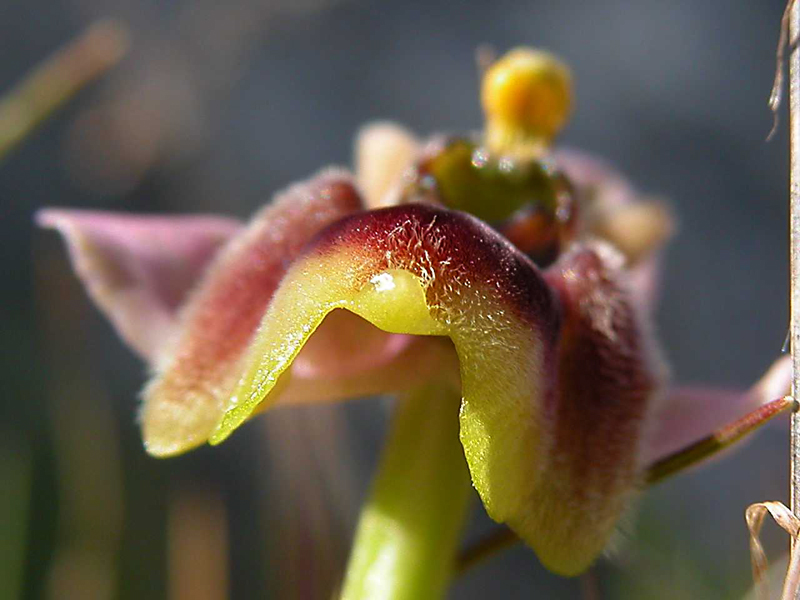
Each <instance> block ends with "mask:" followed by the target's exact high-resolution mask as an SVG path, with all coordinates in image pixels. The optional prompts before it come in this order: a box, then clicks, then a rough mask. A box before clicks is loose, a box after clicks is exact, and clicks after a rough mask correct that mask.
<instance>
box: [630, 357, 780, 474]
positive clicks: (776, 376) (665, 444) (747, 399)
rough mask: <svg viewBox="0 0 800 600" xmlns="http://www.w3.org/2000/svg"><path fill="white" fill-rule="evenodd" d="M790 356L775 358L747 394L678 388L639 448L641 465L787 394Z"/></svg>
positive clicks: (662, 456) (656, 459) (715, 389)
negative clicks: (641, 459) (643, 444)
mask: <svg viewBox="0 0 800 600" xmlns="http://www.w3.org/2000/svg"><path fill="white" fill-rule="evenodd" d="M791 376H792V361H791V357H790V356H783V357H781V358H779V359H778V360H777V361H775V363H773V365H772V366H771V367H770V369H769V370H768V371H767V373H766V374H765V375H764V376H763V377H762V378H761V380H759V382H758V383H756V385H754V386H753V387H752V388H750V389H749V390H748V391H745V392H743V391H735V390H723V389H718V388H703V387H678V388H675V389H674V390H672V391H671V392H669V393H668V394H667V397H666V398H665V399H664V401H663V404H661V406H660V407H659V410H658V411H657V413H656V415H655V418H654V422H653V430H652V433H651V435H650V436H649V438H648V440H647V443H646V445H645V446H644V448H643V459H644V462H645V464H652V463H654V462H656V461H658V460H660V459H662V458H665V457H667V456H669V455H670V454H673V453H674V452H677V451H678V450H681V449H683V448H686V447H687V446H689V445H690V444H692V443H693V442H696V441H698V440H700V439H702V438H704V437H706V436H708V435H710V434H712V433H713V432H714V431H716V430H717V429H719V428H721V427H723V426H724V425H727V424H728V423H731V422H732V421H735V420H736V419H738V418H740V417H743V416H744V415H746V414H747V413H749V412H750V411H753V410H755V409H756V408H758V407H760V406H762V405H763V404H766V403H767V402H769V401H771V400H776V399H778V398H781V397H783V396H785V395H787V394H789V389H790V386H791Z"/></svg>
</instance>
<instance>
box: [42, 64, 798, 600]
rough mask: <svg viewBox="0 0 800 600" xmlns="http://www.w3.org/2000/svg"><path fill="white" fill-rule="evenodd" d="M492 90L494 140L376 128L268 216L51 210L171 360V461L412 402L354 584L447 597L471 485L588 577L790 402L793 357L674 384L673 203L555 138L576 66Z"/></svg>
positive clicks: (104, 291)
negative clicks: (324, 410)
mask: <svg viewBox="0 0 800 600" xmlns="http://www.w3.org/2000/svg"><path fill="white" fill-rule="evenodd" d="M482 101H483V105H484V109H485V112H486V118H487V125H486V129H485V131H484V133H483V134H482V135H476V136H462V137H441V136H440V137H434V138H433V139H431V140H429V141H428V142H426V143H421V142H419V141H418V140H417V139H416V138H415V137H414V136H413V135H411V134H409V133H408V132H406V131H405V130H404V129H402V128H400V127H398V126H395V125H391V124H385V123H383V124H377V125H372V126H369V127H367V128H365V129H364V130H363V131H362V132H361V134H360V136H359V138H358V140H357V143H356V161H355V162H356V176H355V177H352V176H350V175H349V174H348V173H347V172H346V171H345V170H342V169H327V170H324V171H322V172H320V173H319V174H317V175H316V176H314V177H312V178H311V179H310V180H308V181H306V182H304V183H301V184H297V185H294V186H292V187H290V188H289V189H288V190H287V191H285V192H283V193H281V194H278V195H277V196H276V198H275V199H274V201H273V202H271V203H270V204H268V205H267V206H265V207H264V208H263V209H262V210H261V211H260V212H258V213H257V214H256V215H255V216H254V217H253V218H252V220H251V221H250V222H249V223H247V224H241V223H239V222H237V221H235V220H232V219H227V218H219V217H209V216H195V217H165V216H127V215H121V214H110V213H99V212H83V211H75V210H60V209H47V210H44V211H42V212H41V213H40V214H39V216H38V219H39V223H40V224H41V225H43V226H46V227H52V228H55V229H57V230H59V231H60V232H61V233H62V234H63V235H64V237H65V239H66V241H67V244H68V248H69V251H70V255H71V258H72V262H73V264H74V266H75V269H76V271H77V273H78V275H79V276H80V277H81V279H82V280H83V282H84V283H85V284H86V287H87V289H88V291H89V294H90V295H91V296H92V298H93V299H94V300H95V302H96V303H97V304H98V305H99V307H100V308H101V309H102V310H103V311H104V312H105V313H106V315H107V316H108V317H109V318H110V320H111V321H112V323H113V324H114V325H115V327H116V328H117V330H118V331H119V333H120V335H121V336H122V338H123V339H124V340H125V341H126V342H127V343H128V344H129V345H130V346H131V347H133V348H134V349H135V350H136V351H137V352H138V353H139V354H141V355H142V356H143V357H144V358H145V359H146V360H147V361H149V363H150V365H151V367H152V371H153V376H152V379H151V380H150V382H149V383H148V384H147V386H146V387H145V390H144V392H143V399H144V401H143V405H142V412H141V421H142V430H143V437H144V445H145V448H146V449H147V451H148V452H149V453H150V454H152V455H154V456H171V455H175V454H179V453H181V452H184V451H187V450H189V449H191V448H193V447H195V446H198V445H200V444H204V443H206V442H210V443H211V444H218V443H220V442H222V441H223V440H225V439H226V438H227V437H228V436H229V435H231V433H232V432H233V431H234V430H236V429H237V428H238V427H239V426H240V425H242V424H243V423H244V422H245V421H247V420H248V419H249V418H251V417H252V416H253V415H255V414H257V413H260V412H262V411H265V410H268V409H271V408H273V407H276V406H282V405H292V404H299V403H312V402H332V401H339V400H344V399H347V398H353V397H359V396H367V395H375V394H385V393H391V394H396V395H398V396H399V400H398V406H397V414H396V416H395V419H394V423H393V425H392V430H391V432H390V435H389V440H388V442H387V448H386V450H385V453H384V456H383V459H382V462H381V465H380V470H379V473H378V475H377V478H376V480H375V484H374V487H373V491H372V494H371V496H370V499H369V500H368V502H367V505H366V507H365V509H364V512H363V514H362V518H361V522H360V524H359V529H358V532H357V535H356V541H355V546H354V550H353V554H352V556H351V561H350V566H349V568H348V573H347V577H346V581H345V584H344V589H343V597H346V598H378V597H381V598H427V597H437V596H438V595H440V594H441V593H442V590H443V589H444V587H445V586H446V583H447V581H448V578H449V575H450V572H451V569H452V565H453V556H454V551H455V548H456V545H457V539H458V533H459V531H460V528H461V525H462V521H463V517H464V514H465V507H466V505H467V502H468V499H469V497H470V494H469V487H470V483H471V485H472V486H473V487H474V488H475V489H476V490H477V492H478V494H479V496H480V499H481V501H482V502H483V506H484V507H485V508H486V510H487V512H488V514H489V515H490V516H491V517H492V518H493V519H495V520H496V521H498V522H501V523H505V524H507V525H508V526H509V527H510V528H511V530H513V532H514V533H515V534H516V535H517V536H519V538H521V539H522V540H523V541H524V542H525V543H526V544H528V545H529V546H530V547H531V548H533V550H534V551H535V553H536V554H537V556H538V557H539V559H540V560H541V561H542V563H543V564H544V565H545V566H547V567H548V568H549V569H551V570H552V571H554V572H556V573H559V574H563V575H576V574H578V573H581V572H582V571H584V570H585V569H586V568H588V567H589V566H590V565H591V564H592V562H593V561H594V560H595V559H596V558H597V557H598V555H599V554H600V553H601V552H602V551H603V549H604V547H605V546H606V545H607V542H608V539H609V537H610V536H611V534H612V533H613V531H614V529H615V526H616V523H617V522H618V520H619V518H620V515H621V514H622V513H623V512H624V511H625V509H626V507H627V506H628V505H629V503H630V501H631V499H632V498H633V497H634V496H635V495H636V494H637V492H638V491H639V490H641V488H642V487H643V485H644V484H645V483H647V482H649V481H653V480H656V479H659V478H660V477H662V476H665V475H667V474H671V473H672V472H674V471H677V470H679V469H681V468H683V467H685V466H687V465H689V464H693V463H695V462H697V460H699V459H700V458H703V457H705V456H707V455H709V454H711V453H713V452H714V451H716V450H718V449H720V448H722V447H723V446H726V445H727V444H728V443H730V442H732V441H734V440H735V439H738V438H739V437H741V436H742V435H743V434H744V433H746V432H749V431H750V430H752V429H753V428H755V427H756V426H757V425H759V424H761V423H763V422H765V421H766V420H767V419H768V418H770V417H771V416H773V415H774V414H776V413H777V412H780V411H781V410H783V409H785V408H786V407H787V406H788V400H786V399H782V400H781V398H782V397H783V396H784V395H785V394H786V393H787V392H786V390H787V388H788V377H789V361H788V360H785V359H784V360H781V361H778V362H777V363H776V365H775V367H773V369H772V370H771V371H770V372H769V373H768V374H767V375H766V376H765V378H764V380H762V382H760V383H759V384H758V385H756V386H755V387H754V388H753V389H752V390H750V391H749V392H746V393H739V394H737V393H728V392H720V391H715V390H703V389H694V388H690V389H679V388H677V389H676V388H671V387H670V386H669V384H668V381H667V379H668V378H667V375H666V369H665V366H664V362H663V360H662V359H661V357H660V351H659V349H658V346H657V344H656V342H655V340H654V339H653V336H652V332H651V325H650V323H649V321H650V313H651V312H652V307H653V304H654V302H655V298H656V296H657V292H658V289H657V288H658V262H659V260H660V258H659V248H660V246H661V245H662V243H663V242H664V241H665V240H666V238H668V237H669V234H670V231H671V223H672V221H671V217H670V214H669V211H668V210H666V208H665V207H664V206H663V205H662V204H660V203H658V202H654V201H647V200H643V199H642V198H641V197H640V196H639V194H638V193H637V192H636V191H635V190H634V189H633V187H632V186H631V185H630V184H628V183H627V182H626V181H625V179H624V178H623V177H621V176H620V175H618V174H617V173H615V172H614V171H613V170H612V169H611V168H610V167H608V166H607V165H605V164H603V163H602V162H600V161H598V160H596V159H593V158H590V157H588V156H586V155H583V154H579V153H576V152H568V151H553V150H552V140H553V139H554V137H555V136H556V134H557V133H558V132H559V130H560V129H561V127H562V126H563V124H564V122H565V120H566V118H567V117H568V114H569V111H570V103H571V86H570V74H569V71H568V70H567V68H566V67H565V66H564V65H563V64H562V63H561V62H559V61H558V60H557V59H556V58H554V57H552V56H551V55H549V54H546V53H543V52H538V51H533V50H528V49H518V50H515V51H512V52H511V53H509V54H508V55H506V56H505V57H504V58H502V59H500V60H498V61H497V62H496V63H494V64H493V65H492V66H491V67H490V68H489V69H488V71H487V72H486V73H485V74H484V79H483V89H482ZM772 400H776V401H775V402H770V401H772ZM458 440H460V445H459V443H458Z"/></svg>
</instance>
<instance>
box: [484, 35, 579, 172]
mask: <svg viewBox="0 0 800 600" xmlns="http://www.w3.org/2000/svg"><path fill="white" fill-rule="evenodd" d="M481 102H482V104H483V110H484V113H485V115H486V133H485V143H486V145H487V146H488V147H489V150H491V151H492V152H493V153H497V154H509V155H512V156H517V157H519V158H535V157H537V156H538V155H540V154H542V153H543V152H544V151H545V150H546V148H547V146H548V145H549V144H550V142H551V140H552V139H553V138H554V137H555V136H556V135H557V134H558V132H559V131H560V130H561V128H562V127H563V126H564V123H565V122H566V120H567V117H568V116H569V113H570V110H571V108H572V75H571V74H570V71H569V68H568V67H567V66H566V65H565V64H564V63H563V62H561V61H560V60H559V59H557V58H556V57H555V56H553V55H552V54H549V53H547V52H543V51H541V50H533V49H531V48H516V49H514V50H511V51H510V52H509V53H508V54H506V55H505V56H503V57H502V58H501V59H500V60H498V61H496V62H495V63H494V64H492V66H491V67H489V69H488V70H487V71H486V73H485V74H484V76H483V81H482V85H481Z"/></svg>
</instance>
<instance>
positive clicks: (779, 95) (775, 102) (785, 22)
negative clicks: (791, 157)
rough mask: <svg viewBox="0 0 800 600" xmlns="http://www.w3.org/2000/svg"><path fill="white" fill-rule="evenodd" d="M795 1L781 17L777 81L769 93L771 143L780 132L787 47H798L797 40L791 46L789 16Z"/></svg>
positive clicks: (776, 61)
mask: <svg viewBox="0 0 800 600" xmlns="http://www.w3.org/2000/svg"><path fill="white" fill-rule="evenodd" d="M794 2H795V0H789V2H787V3H786V8H785V9H784V10H783V16H782V17H781V30H780V34H779V35H778V49H777V50H776V51H775V79H774V80H773V82H772V90H770V93H769V102H768V105H769V109H770V110H771V111H772V129H770V130H769V133H768V134H767V141H770V140H771V139H772V138H773V136H774V135H775V133H776V132H777V131H778V124H779V123H780V107H781V101H782V100H783V68H784V67H783V65H784V59H785V58H786V48H787V46H788V47H790V48H791V49H794V47H795V46H796V45H797V39H796V38H795V39H793V40H792V43H791V44H789V43H788V40H789V15H791V12H792V6H794Z"/></svg>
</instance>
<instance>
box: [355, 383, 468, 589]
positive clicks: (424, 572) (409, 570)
mask: <svg viewBox="0 0 800 600" xmlns="http://www.w3.org/2000/svg"><path fill="white" fill-rule="evenodd" d="M459 402H460V397H459V396H458V394H456V393H455V392H454V391H453V390H451V389H449V388H446V387H444V386H442V385H437V384H429V385H426V386H423V387H421V388H419V389H417V390H415V391H413V392H410V393H408V394H406V395H404V396H401V397H400V398H399V399H398V403H397V407H396V410H395V415H394V418H393V421H392V424H391V431H390V433H389V436H388V438H387V442H386V447H385V448H384V451H383V456H382V457H381V461H380V465H379V468H378V474H377V476H376V478H375V481H374V482H373V487H372V490H371V492H370V495H369V498H368V499H367V502H366V504H365V506H364V508H363V510H362V513H361V518H360V521H359V524H358V529H357V532H356V537H355V542H354V544H353V549H352V554H351V556H350V562H349V564H348V567H347V573H346V576H345V582H344V588H343V592H342V596H341V597H342V599H343V600H366V599H371V600H372V599H379V598H380V599H387V600H388V599H391V600H412V599H421V600H424V599H426V598H440V597H442V596H443V595H444V592H445V590H446V588H447V585H448V583H449V580H450V577H451V574H452V572H453V567H454V564H455V555H456V550H457V547H458V539H459V534H460V533H461V528H462V525H463V521H464V517H465V514H466V508H467V505H468V500H469V498H470V496H471V494H470V490H471V488H470V479H469V473H468V472H467V464H466V461H465V460H464V452H463V450H462V448H461V444H460V443H459V439H458V418H457V416H458V406H459Z"/></svg>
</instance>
